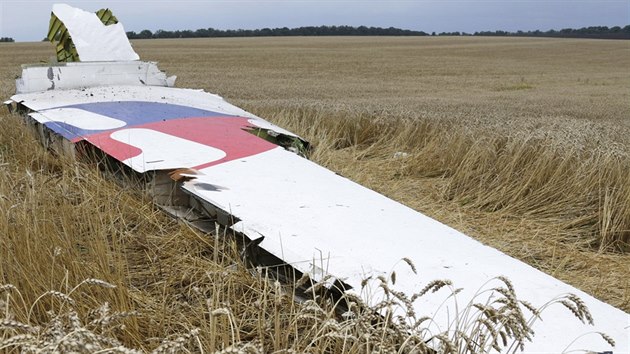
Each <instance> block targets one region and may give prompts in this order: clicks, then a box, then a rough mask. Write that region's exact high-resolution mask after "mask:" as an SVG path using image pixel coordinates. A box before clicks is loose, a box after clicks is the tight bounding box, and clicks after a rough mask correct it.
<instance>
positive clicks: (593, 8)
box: [0, 0, 630, 41]
mask: <svg viewBox="0 0 630 354" xmlns="http://www.w3.org/2000/svg"><path fill="white" fill-rule="evenodd" d="M56 2H62V1H46V0H21V1H18V0H0V37H12V38H14V39H15V40H16V41H38V40H41V39H42V38H44V36H45V35H46V32H47V30H48V20H49V19H50V11H51V9H52V4H53V3H56ZM66 3H67V4H69V5H72V6H75V7H80V8H82V9H84V10H89V11H96V10H98V9H100V8H102V7H109V8H110V9H112V11H113V12H114V14H115V15H116V17H118V19H119V21H120V22H122V23H123V25H124V26H125V30H127V31H136V32H140V31H141V30H143V29H149V30H151V31H155V30H158V29H164V30H177V29H180V30H184V29H191V30H196V29H198V28H208V27H213V28H218V29H239V28H243V29H256V28H264V27H270V28H273V27H289V28H292V27H300V26H319V25H351V26H359V25H366V26H378V27H390V26H393V27H399V28H404V29H413V30H422V31H425V32H429V33H430V32H433V31H435V32H443V31H447V32H452V31H460V32H475V31H483V30H507V31H516V30H535V29H540V30H548V29H552V28H553V29H561V28H566V27H572V28H579V27H586V26H625V25H628V24H630V0H598V1H595V0H564V1H554V0H549V1H547V0H527V1H517V0H492V1H490V0H459V1H451V0H444V1H423V0H416V1H376V0H373V1H370V0H354V1H349V0H346V1H329V0H319V1H309V0H299V1H289V0H284V1H283V0H276V1H268V0H262V1H243V0H231V1H216V0H212V1H211V0H206V1H202V0H196V1H193V0H183V1H177V0H171V1H164V0H152V1H132V0H126V1H120V0H114V1H67V2H66Z"/></svg>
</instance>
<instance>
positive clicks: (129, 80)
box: [15, 61, 175, 94]
mask: <svg viewBox="0 0 630 354" xmlns="http://www.w3.org/2000/svg"><path fill="white" fill-rule="evenodd" d="M174 83H175V77H167V76H166V74H165V73H164V72H162V71H161V70H159V69H158V67H157V65H156V63H152V62H141V61H135V62H132V61H126V62H112V63H106V62H94V63H56V64H39V65H24V66H23V67H22V76H21V77H20V78H18V79H16V80H15V87H16V92H17V93H18V94H20V93H31V92H41V91H48V90H67V89H82V88H86V87H96V86H113V85H127V86H169V87H171V86H173V85H174Z"/></svg>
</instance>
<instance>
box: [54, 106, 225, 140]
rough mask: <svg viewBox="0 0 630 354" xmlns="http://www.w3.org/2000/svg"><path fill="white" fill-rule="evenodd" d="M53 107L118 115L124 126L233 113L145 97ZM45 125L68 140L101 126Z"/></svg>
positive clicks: (221, 115)
mask: <svg viewBox="0 0 630 354" xmlns="http://www.w3.org/2000/svg"><path fill="white" fill-rule="evenodd" d="M56 108H77V109H82V110H84V111H88V112H92V113H97V114H100V115H103V116H106V117H110V118H115V119H119V120H122V121H124V122H126V123H127V125H126V126H125V128H129V127H133V126H137V125H142V124H147V123H154V122H159V121H167V120H173V119H181V118H190V117H236V116H234V115H229V114H225V113H219V112H213V111H207V110H204V109H199V108H194V107H188V106H181V105H177V104H169V103H160V102H144V101H118V102H95V103H81V104H74V105H68V106H61V107H56ZM45 125H46V126H47V127H49V128H50V129H52V130H53V131H55V132H56V133H58V134H61V135H62V136H63V137H64V138H66V139H68V140H74V139H77V138H80V137H84V136H87V135H91V134H94V133H99V132H103V130H86V129H79V128H77V127H75V126H72V125H68V124H65V123H61V122H48V123H46V124H45Z"/></svg>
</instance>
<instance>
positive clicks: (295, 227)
mask: <svg viewBox="0 0 630 354" xmlns="http://www.w3.org/2000/svg"><path fill="white" fill-rule="evenodd" d="M202 172H203V173H204V175H203V176H199V177H198V178H197V179H195V180H193V181H189V182H186V184H185V189H187V190H188V191H190V192H191V193H194V194H196V195H198V196H200V197H201V198H203V199H204V200H207V201H209V202H210V203H212V204H215V205H217V206H219V207H221V208H223V209H224V210H227V211H229V212H230V213H231V214H232V215H234V216H236V217H237V218H239V219H240V220H241V221H240V222H239V223H237V224H236V225H234V226H233V227H234V229H236V230H237V231H241V232H243V233H245V234H246V235H248V236H249V237H250V238H252V239H257V238H259V237H260V236H261V235H264V236H265V239H264V241H263V242H262V243H261V244H260V246H261V247H263V248H264V249H266V250H268V251H270V252H271V253H272V254H274V255H276V256H278V257H279V258H281V259H283V260H285V261H286V262H287V263H289V264H292V265H293V266H295V267H296V268H297V269H299V270H301V271H303V272H309V273H311V274H315V275H317V274H321V275H323V274H326V273H329V274H332V275H334V276H336V277H339V278H340V280H342V281H344V282H346V283H348V284H350V285H351V286H353V287H354V288H355V289H356V291H357V292H358V291H360V284H361V281H362V280H363V279H364V278H366V277H368V276H374V277H375V276H378V275H384V276H388V275H389V274H390V273H391V271H392V270H395V271H396V275H397V282H396V288H397V289H398V290H402V291H404V292H406V293H407V294H412V293H414V292H417V291H419V290H420V289H422V287H424V285H426V284H427V283H428V282H429V281H431V280H435V279H449V280H452V281H453V283H454V286H455V287H457V288H460V287H461V288H464V290H463V291H462V292H461V293H460V294H458V296H457V300H458V303H459V307H460V308H462V307H463V306H465V305H466V303H468V301H469V300H470V299H471V298H472V297H474V296H475V294H476V293H477V292H478V290H479V289H480V288H481V287H484V284H486V283H487V282H488V281H490V280H491V279H492V278H493V277H496V276H499V275H505V276H507V277H508V278H509V279H510V280H512V281H513V283H514V286H515V289H516V292H517V295H518V296H519V298H520V299H524V300H527V301H530V302H531V303H532V304H534V305H535V306H542V305H544V304H545V303H546V302H548V301H549V300H551V299H553V298H555V297H556V296H559V295H562V294H565V293H574V294H577V295H578V296H580V297H581V298H582V299H583V300H584V301H585V303H586V304H587V305H588V307H589V309H590V310H591V312H592V313H593V317H594V319H595V324H596V326H595V327H591V326H588V325H583V324H582V323H581V322H579V321H578V320H577V319H576V318H574V317H573V314H571V313H570V312H569V311H568V310H567V309H566V308H564V307H562V306H561V305H554V306H551V307H549V308H547V309H546V310H545V312H544V313H543V320H544V321H543V322H540V321H539V322H536V323H535V325H534V331H535V332H536V336H535V337H534V343H529V344H528V345H527V346H526V350H525V352H527V353H559V352H562V351H563V350H565V348H566V347H567V346H568V345H569V344H570V343H571V342H572V341H573V340H574V339H576V338H578V337H580V336H581V335H584V334H587V333H591V332H593V331H603V332H605V333H607V334H609V335H611V336H612V337H613V338H615V340H616V341H617V347H616V348H615V353H629V352H630V347H629V345H630V344H629V342H628V338H629V335H628V334H629V333H630V328H628V326H630V315H628V314H627V313H625V312H623V311H621V310H619V309H616V308H614V307H612V306H610V305H608V304H606V303H603V302H601V301H599V300H597V299H595V298H593V297H591V296H590V295H588V294H586V293H584V292H582V291H580V290H578V289H576V288H574V287H572V286H570V285H568V284H565V283H563V282H561V281H559V280H557V279H555V278H553V277H551V276H549V275H546V274H544V273H542V272H540V271H538V270H536V269H534V268H532V267H531V266H529V265H527V264H525V263H523V262H520V261H518V260H516V259H514V258H511V257H509V256H507V255H505V254H503V253H501V252H499V251H497V250H496V249H493V248H491V247H487V246H485V245H483V244H481V243H479V242H477V241H475V240H473V239H472V238H470V237H468V236H466V235H464V234H462V233H460V232H458V231H456V230H454V229H452V228H450V227H448V226H446V225H444V224H442V223H440V222H438V221H435V220H433V219H431V218H429V217H427V216H425V215H422V214H420V213H418V212H416V211H414V210H412V209H410V208H408V207H405V206H404V205H402V204H399V203H397V202H395V201H393V200H391V199H388V198H386V197H384V196H382V195H380V194H378V193H376V192H374V191H372V190H369V189H367V188H365V187H362V186H360V185H358V184H356V183H354V182H352V181H350V180H347V179H345V178H343V177H340V176H338V175H336V174H335V173H333V172H331V171H329V170H327V169H325V168H323V167H321V166H319V165H316V164H314V163H312V162H310V161H308V160H306V159H303V158H300V157H299V156H296V155H295V154H292V153H290V152H287V151H286V150H283V149H281V148H278V149H274V150H271V151H268V152H266V153H263V154H259V155H255V156H251V157H248V158H245V159H241V160H234V161H230V162H227V163H224V164H220V165H216V166H212V167H209V168H205V169H203V170H202ZM198 183H210V184H214V185H220V186H223V187H225V188H224V189H220V190H208V189H207V188H196V187H195V185H196V184H198ZM403 257H408V258H410V259H412V260H413V262H414V263H415V265H416V267H417V269H418V272H419V275H415V274H413V273H412V272H411V270H410V269H409V267H408V266H407V265H406V264H405V263H404V262H402V261H401V259H402V258H403ZM316 278H317V276H316ZM376 284H378V283H377V282H372V289H371V291H372V299H371V301H372V303H376V302H378V300H379V296H380V295H382V292H381V289H380V288H377V286H376ZM495 285H497V283H491V284H489V285H488V286H485V289H488V288H490V287H492V286H495ZM448 294H449V293H448V291H444V290H442V291H440V292H437V293H435V294H429V295H426V296H424V297H422V298H420V300H419V301H418V302H416V304H415V309H416V312H417V315H418V317H421V316H424V315H429V316H434V317H435V323H434V324H433V326H432V329H433V330H434V331H436V332H437V331H438V330H439V329H442V330H444V329H446V328H447V327H448V315H449V314H450V316H451V317H452V315H453V313H454V311H455V307H454V304H453V303H452V302H449V303H447V304H446V305H444V306H443V307H442V308H441V309H440V311H438V312H437V313H435V312H432V311H433V310H436V309H438V308H440V306H441V304H442V303H443V302H444V300H445V299H446V297H447V295H448ZM483 296H486V297H487V296H488V293H486V294H485V295H483ZM483 296H481V297H480V298H478V299H476V301H478V302H484V297H483ZM525 313H527V312H525ZM438 327H439V328H438ZM585 348H588V349H591V350H597V351H604V350H610V348H609V346H608V345H607V344H606V342H604V341H603V340H602V339H601V338H600V337H599V336H598V335H596V334H593V333H591V334H587V335H585V336H584V337H582V338H581V339H580V340H578V341H577V342H576V343H575V344H574V345H573V346H571V347H570V348H569V349H585Z"/></svg>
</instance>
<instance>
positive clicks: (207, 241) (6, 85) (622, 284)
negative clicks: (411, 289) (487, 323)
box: [0, 37, 630, 353]
mask: <svg viewBox="0 0 630 354" xmlns="http://www.w3.org/2000/svg"><path fill="white" fill-rule="evenodd" d="M133 44H134V48H135V49H136V51H137V52H138V53H139V54H140V56H141V58H142V59H143V60H154V61H158V62H159V63H160V67H161V68H162V69H163V70H166V71H167V72H168V73H169V74H174V75H177V76H178V83H177V86H178V87H191V88H203V89H205V90H207V91H209V92H213V93H217V94H220V95H222V96H223V97H224V98H226V99H227V100H228V101H230V102H231V103H234V104H236V105H238V106H241V107H243V108H245V109H246V110H248V111H250V112H252V113H254V114H257V115H259V116H261V117H263V118H265V119H267V120H270V121H273V122H275V123H277V124H279V125H281V126H283V127H285V128H288V129H290V130H292V131H294V132H296V133H298V134H300V135H302V136H303V137H305V138H306V139H307V140H310V141H311V142H312V143H313V144H314V146H315V150H314V151H313V153H312V156H311V158H312V159H313V160H315V161H317V162H318V163H320V164H322V165H324V166H326V167H328V168H330V169H332V170H334V171H336V172H338V173H340V174H341V175H344V176H346V177H348V178H350V179H353V180H355V181H357V182H359V183H361V184H364V185H366V186H368V187H370V188H372V189H374V190H376V191H378V192H380V193H383V194H385V195H387V196H389V197H391V198H393V199H395V200H398V201H400V202H402V203H404V204H406V205H408V206H410V207H412V208H415V209H416V210H419V211H421V212H422V213H424V214H426V215H429V216H431V217H433V218H435V219H437V220H440V221H442V222H444V223H446V224H448V225H450V226H453V227H455V228H457V229H459V230H461V231H463V232H464V233H466V234H468V235H470V236H472V237H474V238H476V239H478V240H480V241H481V242H483V243H486V244H489V245H491V246H493V247H496V248H498V249H500V250H501V251H503V252H505V253H507V254H509V255H511V256H513V257H515V258H519V259H521V260H523V261H524V262H526V263H528V264H531V265H532V266H534V267H536V268H538V269H541V270H543V271H545V272H547V273H549V274H551V275H553V276H555V277H557V278H559V279H561V280H563V281H565V282H567V283H570V284H572V285H574V286H576V287H578V288H580V289H582V290H584V291H586V292H588V293H590V294H592V295H594V296H595V297H598V298H600V299H602V300H603V301H606V302H608V303H610V304H612V305H615V306H617V307H619V308H621V309H623V310H625V311H630V280H629V279H630V277H629V275H630V254H629V253H628V252H629V251H630V246H629V243H630V177H629V176H630V139H629V138H628V137H629V136H630V71H629V70H628V68H629V67H630V47H628V45H627V42H625V41H608V40H583V39H577V40H574V39H544V38H542V39H541V38H538V39H530V38H477V37H475V38H471V37H463V38H459V37H452V38H444V37H441V38H432V37H420V38H413V37H411V38H409V37H404V38H395V37H394V38H376V37H364V38H359V37H340V38H253V39H252V38H232V39H187V40H146V41H136V42H134V43H133ZM53 54H54V53H53V49H52V46H51V45H50V44H46V43H15V44H1V45H0V80H1V81H0V96H1V97H3V98H8V97H9V96H10V95H11V94H12V93H13V90H14V84H13V79H14V78H15V77H16V76H18V75H19V73H20V64H22V63H32V62H38V61H47V60H48V58H49V57H51V56H52V55H53ZM0 122H1V123H2V130H1V134H0V179H1V180H2V183H1V191H0V194H1V195H2V196H1V198H0V210H2V212H3V214H4V215H6V218H4V219H3V222H2V224H1V227H2V238H1V239H0V310H1V311H2V313H4V314H5V315H6V316H5V318H8V319H10V320H6V319H5V320H4V322H2V323H0V327H2V328H5V329H6V328H9V329H8V330H4V331H3V330H2V329H0V343H4V344H0V350H4V349H5V348H17V346H16V344H15V343H13V342H11V341H17V342H18V343H21V342H19V341H22V342H24V343H30V344H33V343H39V344H37V345H39V346H40V347H44V346H46V345H48V346H49V347H51V348H52V347H59V346H60V345H61V346H62V347H63V348H70V349H71V348H73V347H72V345H81V344H85V343H90V345H92V346H93V349H95V350H97V349H99V348H106V347H111V348H119V349H120V352H124V351H129V352H131V350H130V349H126V348H138V349H139V350H142V351H147V350H157V351H163V352H164V351H166V352H168V351H171V350H174V351H177V350H183V348H189V350H192V351H199V352H213V351H215V350H225V352H229V350H232V349H233V352H252V353H253V352H270V351H278V352H282V351H285V352H290V351H289V350H293V351H295V352H302V351H312V352H326V351H328V352H339V351H344V352H371V351H372V350H382V351H386V350H387V349H388V348H389V349H391V348H396V349H401V348H400V343H401V341H402V342H404V343H407V344H409V345H413V346H415V348H416V349H422V350H423V348H425V347H424V345H423V342H422V341H418V340H417V338H416V339H413V338H415V337H413V338H412V337H409V331H408V329H407V331H406V330H405V329H404V328H403V329H401V330H399V331H394V330H392V329H391V328H390V326H389V325H388V324H387V323H385V324H383V323H376V322H378V321H376V322H375V321H374V319H370V318H367V319H366V317H365V316H366V315H365V313H364V312H361V311H359V312H358V313H357V316H355V317H354V319H353V320H352V321H342V320H341V319H339V318H338V317H337V315H336V314H335V312H334V311H332V310H331V307H330V304H326V303H323V304H322V303H318V304H315V303H311V302H307V303H296V302H295V301H294V299H293V296H292V295H291V294H292V293H291V289H290V288H287V287H285V286H284V285H281V284H278V283H276V282H274V281H273V280H272V279H268V277H267V276H266V274H265V273H264V271H263V272H261V271H257V272H256V271H251V270H247V269H246V267H245V266H244V265H243V264H241V263H240V262H239V257H238V250H236V249H235V245H234V244H232V243H230V242H223V241H220V240H219V239H218V238H215V237H208V236H206V235H200V234H198V233H197V232H195V231H193V230H190V229H189V228H187V227H186V226H185V225H179V224H177V223H176V222H175V221H173V220H172V219H169V218H168V217H166V216H164V215H162V214H161V212H160V211H159V210H157V209H156V208H155V207H153V206H152V205H151V203H150V200H149V199H148V198H147V197H146V196H143V195H142V194H141V193H139V192H138V191H135V190H131V189H129V188H124V187H122V186H120V185H117V184H115V183H114V182H112V181H111V180H109V179H107V178H106V177H104V176H102V174H101V173H100V172H99V171H98V170H97V169H96V168H95V167H94V166H92V165H90V164H89V163H79V164H77V163H75V162H73V161H67V160H64V159H59V158H56V157H54V156H52V155H51V154H49V153H47V152H46V151H43V149H41V148H40V147H39V146H38V145H37V143H36V142H35V141H34V139H33V138H32V137H31V136H30V135H29V134H28V131H27V130H26V129H25V128H24V127H23V126H21V125H20V124H19V119H18V117H16V116H13V115H10V114H8V113H7V112H5V111H2V112H1V113H0ZM420 272H421V270H420ZM430 280H432V279H427V281H430ZM442 286H444V284H443V285H442ZM508 288H509V286H508ZM399 300H400V299H399ZM524 300H526V299H524ZM357 301H358V300H357ZM403 302H404V301H403ZM287 328H289V329H290V330H287ZM514 332H515V333H516V332H518V331H517V330H514ZM70 333H79V334H80V335H78V336H74V335H73V336H74V337H73V336H71V335H70ZM29 336H30V337H29ZM69 337H72V338H74V339H76V341H74V342H73V341H69V340H65V339H63V338H69ZM33 338H35V339H33ZM60 338H61V339H60ZM62 339H63V340H62ZM424 339H425V340H426V337H425V338H424ZM521 339H522V338H521ZM437 340H442V339H440V338H438V339H437ZM459 340H460V341H459V342H458V341H457V340H456V339H452V340H450V342H447V341H442V342H441V343H442V348H443V349H444V352H449V350H450V349H449V346H450V345H453V348H451V349H452V351H450V352H459V353H463V352H466V350H468V349H470V348H468V349H467V347H466V343H467V342H466V340H465V338H463V339H462V338H460V339H459ZM37 341H39V342H37ZM7 343H9V344H7ZM77 343H79V344H77ZM30 344H29V345H30ZM492 344H494V343H492V342H489V343H488V345H489V346H491V345H492ZM2 345H5V347H1V346H2ZM33 345H35V344H33ZM472 349H473V350H471V352H474V351H478V350H479V348H476V349H475V348H472ZM68 350H69V349H68ZM401 351H404V350H402V349H401Z"/></svg>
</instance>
